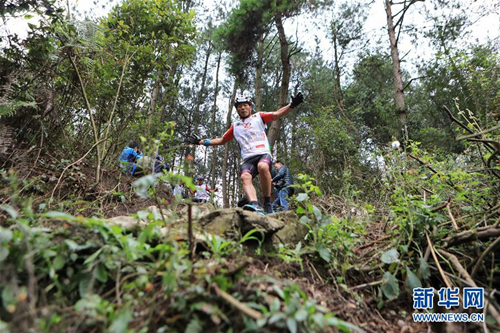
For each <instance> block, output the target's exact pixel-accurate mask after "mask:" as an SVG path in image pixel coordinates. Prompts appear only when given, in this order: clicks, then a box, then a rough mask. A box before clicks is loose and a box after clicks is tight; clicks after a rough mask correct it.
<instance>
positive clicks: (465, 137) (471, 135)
mask: <svg viewBox="0 0 500 333" xmlns="http://www.w3.org/2000/svg"><path fill="white" fill-rule="evenodd" d="M497 129H500V125H497V126H493V127H492V128H490V129H487V130H484V131H481V132H477V133H473V134H469V135H464V136H459V137H458V138H457V141H460V140H464V139H469V138H473V137H476V136H479V135H482V134H486V133H489V132H493V131H495V130H497Z"/></svg>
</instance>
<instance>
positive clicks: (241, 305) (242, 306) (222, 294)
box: [214, 286, 262, 320]
mask: <svg viewBox="0 0 500 333" xmlns="http://www.w3.org/2000/svg"><path fill="white" fill-rule="evenodd" d="M214 289H215V292H216V293H217V295H219V296H220V297H221V298H222V299H223V300H225V301H226V302H228V303H229V304H231V305H232V306H234V307H235V308H236V309H238V310H240V311H241V312H243V313H244V314H245V315H247V316H249V317H250V318H252V319H254V320H259V319H260V318H262V313H260V312H259V311H257V310H254V309H252V308H251V307H249V306H248V305H246V304H244V303H242V302H240V301H238V300H237V299H236V298H234V297H233V296H231V295H229V294H228V293H226V292H225V291H224V290H221V289H219V287H217V286H214Z"/></svg>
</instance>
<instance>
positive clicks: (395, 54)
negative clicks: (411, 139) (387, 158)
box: [385, 0, 423, 142]
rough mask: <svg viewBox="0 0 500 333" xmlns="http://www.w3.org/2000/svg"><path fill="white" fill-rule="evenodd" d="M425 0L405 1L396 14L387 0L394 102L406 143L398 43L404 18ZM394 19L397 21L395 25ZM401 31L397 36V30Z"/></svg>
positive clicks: (405, 110) (405, 117) (404, 109)
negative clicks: (409, 10)
mask: <svg viewBox="0 0 500 333" xmlns="http://www.w3.org/2000/svg"><path fill="white" fill-rule="evenodd" d="M419 1H423V0H404V1H403V3H402V5H403V8H402V9H401V10H400V11H399V12H398V13H396V14H394V15H393V13H392V6H393V4H394V2H393V1H392V0H385V12H386V14H387V32H388V34H389V42H390V45H391V58H392V67H393V82H394V95H395V97H394V101H395V105H396V116H397V117H398V122H399V127H400V131H401V135H402V139H403V141H404V142H407V141H408V128H407V124H406V122H407V109H406V104H405V98H404V91H403V79H402V76H401V59H400V58H399V50H398V41H399V36H400V33H401V28H402V26H403V20H404V17H405V15H406V13H407V11H408V9H410V7H411V6H412V5H414V4H415V3H417V2H419ZM394 19H397V21H396V23H394ZM398 27H399V31H398V33H397V34H396V29H397V28H398Z"/></svg>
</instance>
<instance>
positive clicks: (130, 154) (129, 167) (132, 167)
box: [118, 141, 144, 177]
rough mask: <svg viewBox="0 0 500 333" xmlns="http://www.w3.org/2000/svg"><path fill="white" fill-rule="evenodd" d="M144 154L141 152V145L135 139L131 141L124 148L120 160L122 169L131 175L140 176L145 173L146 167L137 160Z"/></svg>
mask: <svg viewBox="0 0 500 333" xmlns="http://www.w3.org/2000/svg"><path fill="white" fill-rule="evenodd" d="M142 157H143V155H142V154H141V153H140V152H139V145H138V144H137V142H135V141H130V142H129V144H128V145H127V146H126V147H125V148H124V149H123V151H122V153H121V155H120V158H119V159H118V162H119V163H120V168H121V170H122V171H123V172H124V173H126V174H129V175H132V176H135V177H140V176H142V175H144V169H143V168H142V166H140V165H138V164H137V162H138V160H139V159H141V158H142Z"/></svg>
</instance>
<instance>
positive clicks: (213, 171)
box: [210, 52, 222, 188]
mask: <svg viewBox="0 0 500 333" xmlns="http://www.w3.org/2000/svg"><path fill="white" fill-rule="evenodd" d="M221 59H222V52H219V55H218V56H217V70H216V73H215V92H214V104H213V106H212V122H211V123H210V136H213V135H214V133H215V120H216V115H217V96H218V94H219V70H220V63H221ZM213 148H214V149H213V150H212V165H211V170H210V175H211V186H212V188H215V178H216V165H217V162H218V158H217V156H218V155H217V154H218V150H219V149H218V146H214V147H213Z"/></svg>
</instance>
